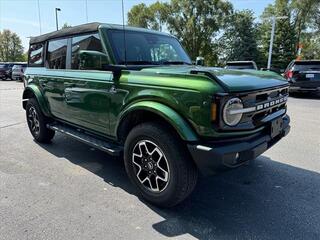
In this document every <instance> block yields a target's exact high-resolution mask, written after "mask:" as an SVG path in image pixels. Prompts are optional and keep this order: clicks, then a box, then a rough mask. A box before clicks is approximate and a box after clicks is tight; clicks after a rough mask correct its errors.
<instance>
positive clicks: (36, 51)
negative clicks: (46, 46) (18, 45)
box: [29, 43, 43, 65]
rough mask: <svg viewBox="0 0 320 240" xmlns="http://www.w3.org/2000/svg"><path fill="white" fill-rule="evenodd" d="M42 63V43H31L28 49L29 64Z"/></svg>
mask: <svg viewBox="0 0 320 240" xmlns="http://www.w3.org/2000/svg"><path fill="white" fill-rule="evenodd" d="M42 63H43V43H38V44H33V45H31V46H30V49H29V64H30V65H41V64H42Z"/></svg>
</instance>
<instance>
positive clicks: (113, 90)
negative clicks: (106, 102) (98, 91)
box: [109, 86, 117, 93]
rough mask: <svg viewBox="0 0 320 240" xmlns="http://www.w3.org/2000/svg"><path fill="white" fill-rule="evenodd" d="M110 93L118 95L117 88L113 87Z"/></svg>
mask: <svg viewBox="0 0 320 240" xmlns="http://www.w3.org/2000/svg"><path fill="white" fill-rule="evenodd" d="M109 93H117V89H116V87H115V86H112V87H111V88H110V89H109Z"/></svg>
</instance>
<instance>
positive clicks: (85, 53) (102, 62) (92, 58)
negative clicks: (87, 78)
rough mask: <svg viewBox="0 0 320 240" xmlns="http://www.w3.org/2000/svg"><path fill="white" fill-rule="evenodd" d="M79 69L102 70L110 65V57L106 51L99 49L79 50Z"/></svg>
mask: <svg viewBox="0 0 320 240" xmlns="http://www.w3.org/2000/svg"><path fill="white" fill-rule="evenodd" d="M78 58H79V63H80V64H79V69H89V70H94V69H95V70H102V69H105V67H106V65H109V58H108V56H107V55H106V54H105V53H102V52H98V51H89V50H81V51H79V55H78Z"/></svg>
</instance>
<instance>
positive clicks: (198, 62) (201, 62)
mask: <svg viewBox="0 0 320 240" xmlns="http://www.w3.org/2000/svg"><path fill="white" fill-rule="evenodd" d="M196 65H197V66H204V57H197V58H196Z"/></svg>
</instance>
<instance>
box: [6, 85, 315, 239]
mask: <svg viewBox="0 0 320 240" xmlns="http://www.w3.org/2000/svg"><path fill="white" fill-rule="evenodd" d="M22 91H23V84H22V83H18V82H14V81H0V239H6V240H8V239H19V240H22V239H37V240H38V239H54V240H58V239H64V240H65V239H77V240H78V239H86V240H87V239H166V238H171V239H320V99H314V98H304V97H299V98H291V97H290V98H289V102H288V111H289V114H290V116H291V121H292V123H291V127H292V129H291V132H290V133H289V135H288V136H287V137H286V138H285V139H283V140H281V141H280V143H278V144H277V145H276V146H274V147H273V148H272V149H270V150H268V151H267V152H266V153H265V154H263V156H261V157H259V158H258V159H256V160H255V161H254V162H252V163H250V164H249V165H248V166H243V167H241V168H238V169H235V170H232V171H228V172H226V173H222V174H219V175H216V176H211V177H200V179H199V182H198V184H197V187H196V189H195V191H194V193H193V194H192V195H191V197H190V198H188V199H187V200H186V201H185V202H184V203H182V204H181V205H179V206H177V207H175V208H173V209H169V210H168V209H167V210H164V209H159V208H156V207H153V206H151V205H149V204H147V203H145V202H144V201H143V200H142V199H140V198H139V195H138V194H137V192H136V191H135V190H134V188H133V187H132V185H131V183H130V182H129V180H128V178H127V176H126V174H125V170H124V166H123V161H122V159H119V158H112V157H110V156H108V155H107V154H105V153H103V152H100V151H98V150H94V149H92V148H90V147H89V146H87V145H84V144H82V143H80V142H77V141H75V140H72V139H69V138H67V137H65V136H63V135H60V134H57V135H56V137H55V138H54V140H53V142H52V144H49V145H42V144H37V143H36V142H34V141H33V139H32V136H31V134H30V133H29V130H28V128H27V124H26V121H25V112H24V110H23V109H22V107H21V95H22Z"/></svg>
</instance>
